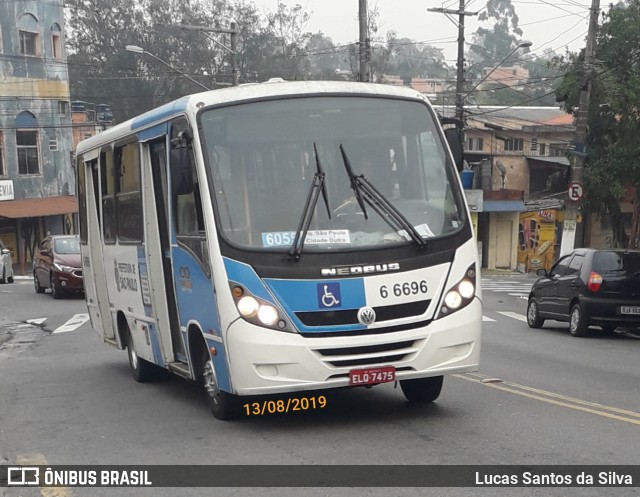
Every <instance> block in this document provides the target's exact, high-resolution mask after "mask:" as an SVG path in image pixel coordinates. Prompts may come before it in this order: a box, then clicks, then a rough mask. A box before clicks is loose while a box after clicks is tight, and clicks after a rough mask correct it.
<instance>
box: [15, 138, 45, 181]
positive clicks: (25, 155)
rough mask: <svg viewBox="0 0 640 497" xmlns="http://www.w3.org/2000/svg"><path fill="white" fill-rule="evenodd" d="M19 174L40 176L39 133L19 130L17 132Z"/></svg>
mask: <svg viewBox="0 0 640 497" xmlns="http://www.w3.org/2000/svg"><path fill="white" fill-rule="evenodd" d="M16 147H17V152H18V153H17V155H18V174H40V159H39V157H38V132H37V131H35V130H26V129H19V130H17V131H16Z"/></svg>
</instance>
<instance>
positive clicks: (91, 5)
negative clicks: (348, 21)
mask: <svg viewBox="0 0 640 497" xmlns="http://www.w3.org/2000/svg"><path fill="white" fill-rule="evenodd" d="M354 13H355V11H354ZM67 14H68V19H67V23H66V25H67V28H68V32H67V41H68V47H67V51H68V54H69V56H68V61H69V73H70V74H69V76H70V81H71V94H72V98H73V99H74V100H84V101H87V102H91V103H95V104H98V103H107V104H110V105H111V106H112V110H113V113H114V116H115V118H116V120H117V121H123V120H125V119H128V118H130V117H133V116H135V115H138V114H141V113H142V112H144V111H146V110H149V109H151V108H153V107H157V106H158V105H161V104H163V103H166V102H168V101H171V100H174V99H176V98H179V97H180V96H182V95H186V94H189V93H194V92H198V91H201V87H199V86H198V85H197V84H194V83H193V82H192V81H190V80H189V78H187V77H185V75H187V76H189V77H190V78H193V79H195V80H197V81H198V82H200V83H201V84H203V85H205V86H207V87H209V88H219V87H221V86H226V85H229V84H230V83H231V82H232V64H231V61H232V58H231V53H230V51H229V48H230V37H229V34H225V33H214V32H210V31H207V30H194V29H191V28H193V27H195V26H200V27H206V28H213V29H216V28H229V27H230V22H231V20H234V21H235V23H236V27H237V29H238V35H237V54H238V55H237V63H238V68H239V80H240V82H241V83H244V82H259V81H265V80H267V79H269V78H272V77H282V78H284V79H287V80H296V79H298V80H300V79H350V80H355V79H357V75H358V72H359V67H358V61H359V44H358V43H357V42H356V41H355V39H357V33H354V42H353V43H350V44H347V45H342V46H336V45H335V44H334V43H333V41H332V40H331V38H329V37H327V36H325V35H324V34H323V33H321V32H319V33H310V32H308V31H307V29H306V25H307V22H308V20H309V18H310V16H311V15H312V14H311V13H310V12H306V11H305V10H304V9H303V7H302V6H300V5H294V6H292V7H288V6H287V5H286V4H284V3H282V2H279V3H278V4H277V6H276V9H275V10H274V11H272V12H267V13H265V14H263V13H261V12H259V11H258V10H257V8H256V6H255V4H254V3H252V2H251V0H74V3H73V4H72V6H70V7H69V8H68V9H67ZM379 18H380V15H379V12H378V10H377V8H376V7H375V6H374V7H373V8H372V9H371V10H370V11H369V22H368V28H369V35H370V40H371V47H370V51H369V54H370V56H371V62H370V67H371V74H372V80H373V81H377V80H380V79H381V78H382V76H383V74H401V75H402V77H403V79H405V80H410V79H411V77H412V76H428V77H446V76H447V75H448V74H449V71H450V69H449V68H448V67H447V65H446V64H445V63H444V56H443V54H442V51H441V50H439V49H436V48H434V47H431V46H429V45H425V44H420V43H416V42H414V41H412V40H409V39H407V38H398V37H397V35H396V34H395V33H393V32H391V33H387V35H386V37H385V36H383V35H381V34H380V33H379V26H380V22H379V21H380V19H379ZM127 45H136V46H139V47H141V48H142V49H143V50H145V51H146V52H147V53H146V54H136V53H131V52H128V51H126V50H125V47H126V46H127ZM225 47H227V48H225ZM150 54H152V55H150ZM154 56H155V57H154ZM158 59H160V61H159V60H158ZM161 61H164V62H166V63H167V64H168V65H169V66H172V67H173V68H174V69H175V70H174V69H172V68H171V67H168V66H167V65H166V64H164V63H163V62H161Z"/></svg>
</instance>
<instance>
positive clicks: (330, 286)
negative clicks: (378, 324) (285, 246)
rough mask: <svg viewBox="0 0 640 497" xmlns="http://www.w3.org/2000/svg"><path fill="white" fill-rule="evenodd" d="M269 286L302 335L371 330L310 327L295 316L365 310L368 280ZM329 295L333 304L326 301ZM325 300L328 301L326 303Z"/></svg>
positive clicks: (274, 283) (273, 281) (274, 282)
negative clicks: (365, 286)
mask: <svg viewBox="0 0 640 497" xmlns="http://www.w3.org/2000/svg"><path fill="white" fill-rule="evenodd" d="M265 283H266V284H267V286H268V287H269V289H270V290H271V291H272V292H273V294H274V295H275V296H276V298H277V299H278V302H280V304H281V305H282V307H283V308H284V309H285V311H286V312H287V314H288V315H289V319H291V321H293V323H294V324H295V326H296V328H298V330H300V332H301V333H304V332H310V333H334V332H340V331H357V330H364V329H366V328H367V327H366V326H365V325H363V324H359V323H358V324H351V325H337V326H306V325H304V324H303V323H302V322H301V321H300V319H298V317H297V316H296V314H295V313H296V312H331V311H343V310H349V309H360V308H361V307H364V306H365V305H366V299H365V290H364V279H362V278H351V279H342V280H279V279H265ZM327 295H329V296H330V297H331V299H330V300H327V299H326V296H327ZM323 297H325V300H324V302H323ZM334 299H335V300H334ZM326 304H330V305H326Z"/></svg>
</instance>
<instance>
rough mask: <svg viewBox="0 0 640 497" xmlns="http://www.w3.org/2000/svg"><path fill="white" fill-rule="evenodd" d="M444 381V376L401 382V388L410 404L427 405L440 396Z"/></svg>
mask: <svg viewBox="0 0 640 497" xmlns="http://www.w3.org/2000/svg"><path fill="white" fill-rule="evenodd" d="M443 380H444V377H443V376H432V377H430V378H417V379H415V380H400V388H402V393H404V396H405V397H406V398H407V400H408V401H409V402H416V403H421V404H426V403H428V402H433V401H434V400H436V399H437V398H438V397H439V396H440V392H441V391H442V382H443Z"/></svg>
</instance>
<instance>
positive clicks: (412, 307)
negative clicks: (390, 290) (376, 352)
mask: <svg viewBox="0 0 640 497" xmlns="http://www.w3.org/2000/svg"><path fill="white" fill-rule="evenodd" d="M430 303H431V300H419V301H418V302H409V303H407V304H395V305H385V306H379V307H374V308H373V310H374V311H376V323H379V322H380V321H391V320H392V319H400V318H407V317H411V316H420V315H421V314H424V313H425V312H426V310H427V309H428V308H429V304H430ZM296 316H297V317H298V319H299V320H300V321H301V322H302V324H304V325H305V326H340V325H346V324H358V309H347V310H343V311H312V312H296Z"/></svg>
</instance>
